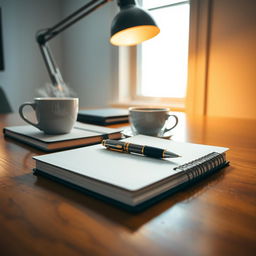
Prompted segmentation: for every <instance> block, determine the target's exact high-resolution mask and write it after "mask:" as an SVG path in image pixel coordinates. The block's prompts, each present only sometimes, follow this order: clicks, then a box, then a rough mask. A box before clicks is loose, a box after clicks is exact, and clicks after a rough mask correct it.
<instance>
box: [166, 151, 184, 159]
mask: <svg viewBox="0 0 256 256" xmlns="http://www.w3.org/2000/svg"><path fill="white" fill-rule="evenodd" d="M175 157H181V156H179V155H177V154H174V153H172V152H169V151H165V152H164V158H175Z"/></svg>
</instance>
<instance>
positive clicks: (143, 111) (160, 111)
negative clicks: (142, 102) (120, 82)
mask: <svg viewBox="0 0 256 256" xmlns="http://www.w3.org/2000/svg"><path fill="white" fill-rule="evenodd" d="M171 119H174V124H173V125H172V126H171V127H168V125H169V124H170V122H171ZM129 121H130V124H131V130H132V133H133V134H134V135H136V134H144V135H149V136H163V135H164V134H165V133H166V132H168V131H170V130H172V129H173V128H174V127H175V126H176V125H177V124H178V117H177V116H176V115H172V114H169V109H168V108H141V107H131V108H129Z"/></svg>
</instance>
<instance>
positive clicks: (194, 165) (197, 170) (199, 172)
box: [174, 152, 226, 182]
mask: <svg viewBox="0 0 256 256" xmlns="http://www.w3.org/2000/svg"><path fill="white" fill-rule="evenodd" d="M225 163H226V157H225V154H224V153H223V154H220V153H217V152H212V153H210V154H208V155H206V156H203V157H201V158H198V159H196V160H194V161H191V162H189V163H186V164H183V165H180V166H177V167H175V168H174V170H177V169H178V170H181V171H184V172H185V173H186V175H187V177H188V182H191V181H195V180H196V179H198V178H201V177H202V176H204V175H205V174H208V173H210V172H212V171H214V170H216V169H217V168H218V167H220V166H222V165H224V164H225Z"/></svg>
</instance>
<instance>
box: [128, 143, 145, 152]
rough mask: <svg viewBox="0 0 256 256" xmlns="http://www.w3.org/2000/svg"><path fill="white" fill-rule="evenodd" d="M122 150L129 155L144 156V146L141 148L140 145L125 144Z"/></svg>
mask: <svg viewBox="0 0 256 256" xmlns="http://www.w3.org/2000/svg"><path fill="white" fill-rule="evenodd" d="M124 149H125V150H126V151H127V152H129V153H135V154H141V155H144V146H142V145H135V144H132V143H127V144H126V146H125V148H124Z"/></svg>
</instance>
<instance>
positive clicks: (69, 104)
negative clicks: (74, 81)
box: [19, 97, 78, 134]
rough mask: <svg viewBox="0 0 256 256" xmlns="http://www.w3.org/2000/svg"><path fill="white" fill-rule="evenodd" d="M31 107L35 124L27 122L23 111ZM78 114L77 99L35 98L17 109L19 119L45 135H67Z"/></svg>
mask: <svg viewBox="0 0 256 256" xmlns="http://www.w3.org/2000/svg"><path fill="white" fill-rule="evenodd" d="M25 106H31V107H32V108H33V110H34V111H35V114H36V119H37V123H34V122H32V121H30V120H28V119H27V118H26V117H25V115H24V113H23V109H24V107H25ZM77 113H78V98H54V97H52V98H35V99H34V102H25V103H23V104H22V105H21V106H20V107H19V114H20V116H21V118H22V119H23V120H24V121H26V122H27V123H29V124H31V125H33V126H35V127H36V128H38V129H39V130H41V131H43V132H44V133H47V134H64V133H69V132H70V131H71V129H72V127H73V126H74V124H75V122H76V119H77Z"/></svg>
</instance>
